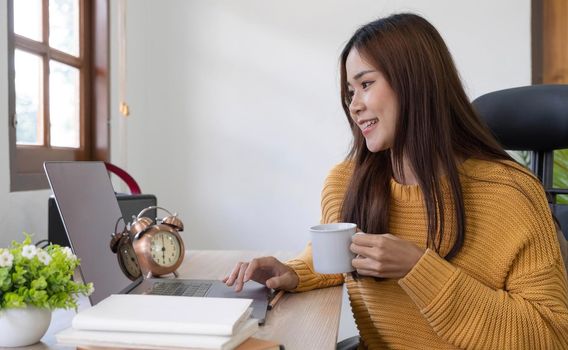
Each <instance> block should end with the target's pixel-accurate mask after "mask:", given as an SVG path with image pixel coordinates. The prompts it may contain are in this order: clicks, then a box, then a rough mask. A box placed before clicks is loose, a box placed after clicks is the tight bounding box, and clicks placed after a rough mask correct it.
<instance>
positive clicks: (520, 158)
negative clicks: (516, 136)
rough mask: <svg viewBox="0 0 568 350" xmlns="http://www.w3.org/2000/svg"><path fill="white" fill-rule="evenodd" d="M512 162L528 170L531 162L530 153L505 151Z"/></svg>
mask: <svg viewBox="0 0 568 350" xmlns="http://www.w3.org/2000/svg"><path fill="white" fill-rule="evenodd" d="M507 153H509V155H510V156H511V157H513V159H514V160H516V161H517V162H519V163H520V164H522V165H524V166H526V167H527V168H529V169H530V166H531V162H532V153H531V151H507Z"/></svg>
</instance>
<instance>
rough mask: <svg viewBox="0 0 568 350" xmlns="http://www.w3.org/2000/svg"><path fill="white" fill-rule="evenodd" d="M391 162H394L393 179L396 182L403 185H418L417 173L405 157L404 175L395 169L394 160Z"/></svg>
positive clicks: (403, 162) (403, 161) (403, 164)
mask: <svg viewBox="0 0 568 350" xmlns="http://www.w3.org/2000/svg"><path fill="white" fill-rule="evenodd" d="M391 161H392V169H393V177H394V179H395V181H396V182H398V183H399V184H401V185H417V184H418V178H417V177H416V173H415V172H414V170H412V167H411V166H410V162H409V161H408V159H407V158H406V157H404V159H403V160H402V172H403V173H402V174H401V173H400V172H399V171H398V169H397V168H396V167H395V163H394V160H392V157H391Z"/></svg>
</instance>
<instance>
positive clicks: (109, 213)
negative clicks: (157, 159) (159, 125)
mask: <svg viewBox="0 0 568 350" xmlns="http://www.w3.org/2000/svg"><path fill="white" fill-rule="evenodd" d="M44 169H45V173H46V175H47V178H48V181H49V184H50V186H51V189H52V191H53V195H54V197H55V202H56V203H57V208H58V209H59V213H60V215H61V220H62V222H63V226H64V227H65V231H66V232H67V236H68V238H69V243H70V245H71V248H72V250H73V252H74V253H75V254H76V255H77V256H78V257H79V259H81V265H80V267H79V272H80V274H81V277H82V278H83V280H84V281H85V282H93V284H94V286H95V290H94V292H93V294H91V296H90V297H89V299H90V302H91V304H92V305H95V304H97V303H98V302H100V301H101V300H103V299H105V298H107V297H108V296H110V295H111V294H117V293H118V294H165V295H183V296H197V297H217V298H245V299H252V300H253V303H252V308H253V312H252V317H253V318H255V319H258V320H259V323H260V324H264V321H265V318H266V311H267V307H268V299H269V296H270V294H271V293H270V290H269V289H268V288H266V287H265V286H263V285H261V284H259V283H256V282H247V283H246V284H245V286H244V288H243V291H241V292H239V293H236V292H234V291H233V289H232V288H230V287H227V286H226V285H225V284H224V283H222V282H221V281H217V280H193V279H174V278H144V276H141V277H139V278H138V279H137V280H135V281H131V280H129V279H128V278H127V277H126V275H124V274H123V272H122V271H121V269H120V267H119V265H118V262H117V257H116V255H115V254H114V253H113V252H112V251H111V250H110V248H109V242H110V235H111V234H112V233H113V232H115V230H116V227H115V226H116V224H117V222H119V221H120V222H121V223H122V222H123V221H121V220H119V219H120V218H121V217H122V213H121V211H120V207H119V206H118V202H117V200H116V196H115V193H114V189H113V187H112V183H111V180H110V178H109V176H108V173H107V170H106V168H105V166H104V163H103V162H45V163H44ZM124 220H125V221H129V218H124ZM212 263H214V262H212Z"/></svg>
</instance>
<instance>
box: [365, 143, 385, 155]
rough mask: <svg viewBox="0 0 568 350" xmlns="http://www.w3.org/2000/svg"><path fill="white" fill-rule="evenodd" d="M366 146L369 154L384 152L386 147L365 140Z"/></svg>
mask: <svg viewBox="0 0 568 350" xmlns="http://www.w3.org/2000/svg"><path fill="white" fill-rule="evenodd" d="M366 144H367V149H368V150H369V152H371V153H377V152H380V151H384V150H385V149H386V147H385V146H384V145H383V144H382V143H377V142H373V141H369V140H366Z"/></svg>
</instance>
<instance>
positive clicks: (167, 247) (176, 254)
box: [150, 231, 181, 267]
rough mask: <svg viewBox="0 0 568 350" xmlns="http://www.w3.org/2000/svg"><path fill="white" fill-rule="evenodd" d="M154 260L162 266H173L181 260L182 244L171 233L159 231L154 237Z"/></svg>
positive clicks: (152, 243) (151, 244)
mask: <svg viewBox="0 0 568 350" xmlns="http://www.w3.org/2000/svg"><path fill="white" fill-rule="evenodd" d="M150 242H151V243H150V246H151V247H152V259H153V260H154V262H156V264H158V265H160V266H165V267H169V266H173V265H174V264H175V263H176V262H177V261H178V260H179V258H180V252H181V247H180V243H179V241H178V240H177V238H176V236H174V235H173V234H172V233H171V232H168V231H159V232H157V233H156V234H154V235H153V236H152V239H151V241H150Z"/></svg>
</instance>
